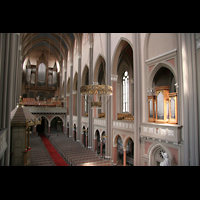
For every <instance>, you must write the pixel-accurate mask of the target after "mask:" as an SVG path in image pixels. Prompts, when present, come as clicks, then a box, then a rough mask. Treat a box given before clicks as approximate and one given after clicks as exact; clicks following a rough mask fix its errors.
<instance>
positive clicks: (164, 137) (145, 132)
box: [140, 122, 182, 145]
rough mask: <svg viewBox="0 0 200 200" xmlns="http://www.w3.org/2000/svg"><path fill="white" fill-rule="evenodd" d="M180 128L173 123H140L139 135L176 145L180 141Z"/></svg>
mask: <svg viewBox="0 0 200 200" xmlns="http://www.w3.org/2000/svg"><path fill="white" fill-rule="evenodd" d="M181 128H182V126H180V125H174V124H157V123H148V122H147V123H142V126H141V133H140V137H141V138H147V139H152V140H155V139H156V140H159V141H165V142H167V143H168V142H172V143H174V144H175V145H178V143H180V142H181Z"/></svg>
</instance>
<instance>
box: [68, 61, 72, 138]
mask: <svg viewBox="0 0 200 200" xmlns="http://www.w3.org/2000/svg"><path fill="white" fill-rule="evenodd" d="M72 126H73V62H70V96H69V137H72V132H73V127H72Z"/></svg>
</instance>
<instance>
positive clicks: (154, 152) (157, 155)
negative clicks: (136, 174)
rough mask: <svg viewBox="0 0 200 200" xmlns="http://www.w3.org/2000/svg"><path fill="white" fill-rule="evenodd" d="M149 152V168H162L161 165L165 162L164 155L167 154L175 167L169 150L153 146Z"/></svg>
mask: <svg viewBox="0 0 200 200" xmlns="http://www.w3.org/2000/svg"><path fill="white" fill-rule="evenodd" d="M149 149H150V150H148V152H147V154H149V166H160V163H161V162H162V161H163V160H164V159H163V156H162V152H163V153H167V154H168V156H169V159H170V160H171V165H173V163H174V161H173V157H172V154H171V152H170V151H169V149H168V148H166V147H165V146H163V145H161V144H155V145H152V146H151V147H150V148H149Z"/></svg>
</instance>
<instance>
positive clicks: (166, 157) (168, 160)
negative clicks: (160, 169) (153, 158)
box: [160, 152, 171, 166]
mask: <svg viewBox="0 0 200 200" xmlns="http://www.w3.org/2000/svg"><path fill="white" fill-rule="evenodd" d="M161 153H162V156H163V158H164V160H163V161H162V162H161V163H160V166H171V161H170V159H169V157H168V155H167V153H163V152H161Z"/></svg>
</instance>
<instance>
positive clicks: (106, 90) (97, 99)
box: [80, 58, 113, 109]
mask: <svg viewBox="0 0 200 200" xmlns="http://www.w3.org/2000/svg"><path fill="white" fill-rule="evenodd" d="M101 63H102V65H103V67H102V69H103V74H105V71H104V69H105V62H103V58H102V60H101ZM80 91H81V95H83V96H84V99H85V101H86V102H88V103H91V108H94V107H96V108H97V109H101V106H102V100H103V97H106V98H104V100H105V99H107V100H105V103H107V102H108V100H109V96H112V94H113V88H112V86H110V85H99V83H98V82H93V84H92V85H84V86H82V87H81V88H80Z"/></svg>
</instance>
